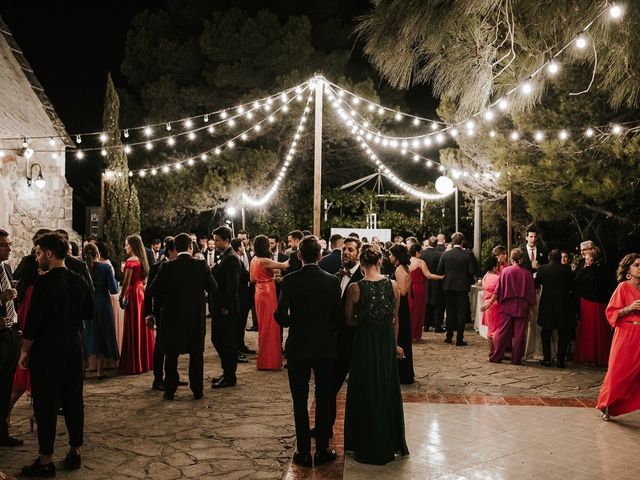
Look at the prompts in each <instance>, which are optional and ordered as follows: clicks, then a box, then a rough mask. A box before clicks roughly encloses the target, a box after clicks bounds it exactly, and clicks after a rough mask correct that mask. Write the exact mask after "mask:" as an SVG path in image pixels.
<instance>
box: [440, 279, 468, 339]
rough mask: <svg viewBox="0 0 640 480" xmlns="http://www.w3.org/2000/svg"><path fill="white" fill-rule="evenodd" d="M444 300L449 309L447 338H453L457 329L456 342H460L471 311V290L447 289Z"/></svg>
mask: <svg viewBox="0 0 640 480" xmlns="http://www.w3.org/2000/svg"><path fill="white" fill-rule="evenodd" d="M444 300H445V307H446V309H447V339H449V340H451V339H452V338H453V332H454V331H455V332H456V343H460V342H462V340H463V338H464V325H465V323H466V322H467V317H468V316H469V312H470V311H471V307H470V305H469V292H459V291H456V290H445V291H444Z"/></svg>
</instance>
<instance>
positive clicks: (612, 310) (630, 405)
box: [598, 281, 640, 417]
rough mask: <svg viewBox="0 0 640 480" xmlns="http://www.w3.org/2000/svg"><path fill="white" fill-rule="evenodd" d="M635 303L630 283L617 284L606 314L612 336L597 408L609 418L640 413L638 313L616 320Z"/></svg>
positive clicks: (639, 296) (638, 296) (637, 296)
mask: <svg viewBox="0 0 640 480" xmlns="http://www.w3.org/2000/svg"><path fill="white" fill-rule="evenodd" d="M636 300H640V292H639V291H638V290H637V289H636V288H635V287H634V286H633V285H632V284H631V283H630V282H628V281H625V282H621V283H620V285H618V288H616V291H615V292H613V295H612V297H611V300H610V301H609V305H607V310H606V315H607V320H608V321H609V323H610V324H611V326H612V327H614V328H615V333H614V334H613V344H612V345H611V354H610V355H609V369H608V371H607V375H606V376H605V377H604V382H602V388H601V389H600V395H599V396H598V408H605V407H609V415H611V416H613V417H615V416H617V415H622V414H624V413H629V412H633V411H634V410H640V313H638V312H633V313H632V314H630V315H625V316H624V317H622V318H618V314H619V313H620V310H621V309H623V308H624V307H626V306H628V305H630V304H632V303H633V302H635V301H636Z"/></svg>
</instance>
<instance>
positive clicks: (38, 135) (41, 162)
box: [0, 17, 75, 266]
mask: <svg viewBox="0 0 640 480" xmlns="http://www.w3.org/2000/svg"><path fill="white" fill-rule="evenodd" d="M23 139H26V140H27V142H28V149H29V151H27V148H26V146H25V145H24V140H23ZM72 146H73V143H72V141H71V138H70V137H69V135H68V134H67V132H66V131H65V128H64V125H63V124H62V121H61V120H60V118H59V117H58V115H57V114H56V112H55V110H54V109H53V106H52V105H51V102H50V101H49V99H48V98H47V95H46V94H45V92H44V89H43V88H42V85H40V82H38V79H37V78H36V75H35V74H34V72H33V70H32V69H31V66H30V65H29V63H28V62H27V60H26V58H25V56H24V54H23V53H22V51H21V50H20V47H19V46H18V44H17V43H16V41H15V39H14V38H13V36H12V35H11V32H10V31H9V28H8V27H7V25H6V24H5V23H4V22H3V21H2V18H1V17H0V228H2V229H5V230H7V231H8V232H9V234H10V235H11V237H12V239H13V244H14V251H13V254H12V258H11V263H12V265H14V266H15V264H16V263H17V261H19V259H20V258H21V257H22V256H23V255H24V254H26V253H28V252H30V251H31V247H32V243H31V237H32V236H33V234H34V232H35V231H36V230H37V229H39V228H63V229H65V230H67V231H68V232H69V233H70V234H72V223H71V220H72V189H71V187H70V186H69V184H68V183H67V181H66V178H65V148H66V147H72ZM31 151H33V153H32V155H31V156H30V155H29V154H30V153H31ZM40 172H41V173H42V179H44V181H45V182H46V183H45V184H44V185H43V186H42V182H36V179H37V178H38V175H39V173H40ZM27 177H30V178H31V179H32V181H31V186H29V185H28V183H29V182H28V180H27ZM41 186H42V188H40V187H41ZM72 235H74V236H75V234H72Z"/></svg>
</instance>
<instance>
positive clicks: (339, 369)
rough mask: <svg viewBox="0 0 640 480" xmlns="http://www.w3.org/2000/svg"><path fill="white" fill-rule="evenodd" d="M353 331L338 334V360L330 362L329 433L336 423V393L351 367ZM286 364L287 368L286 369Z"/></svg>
mask: <svg viewBox="0 0 640 480" xmlns="http://www.w3.org/2000/svg"><path fill="white" fill-rule="evenodd" d="M354 335H355V329H354V328H353V327H346V328H343V329H341V330H340V331H339V332H338V358H334V359H333V362H331V399H330V402H329V425H330V430H329V433H331V432H332V430H333V425H334V424H335V423H336V415H337V410H338V406H337V403H338V393H340V390H341V389H342V385H343V384H344V381H345V379H346V378H347V374H348V373H349V366H350V365H351V351H352V349H353V337H354ZM288 365H289V364H288V363H287V367H288Z"/></svg>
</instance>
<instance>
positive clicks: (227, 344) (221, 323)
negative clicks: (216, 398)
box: [211, 312, 238, 383]
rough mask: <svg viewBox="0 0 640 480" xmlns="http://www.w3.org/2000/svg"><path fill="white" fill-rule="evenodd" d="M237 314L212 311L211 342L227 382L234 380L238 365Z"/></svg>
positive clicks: (233, 381)
mask: <svg viewBox="0 0 640 480" xmlns="http://www.w3.org/2000/svg"><path fill="white" fill-rule="evenodd" d="M237 318H238V314H237V313H235V312H229V314H228V315H222V314H221V313H220V312H214V313H213V315H212V319H211V343H213V347H214V348H215V349H216V352H218V355H219V356H220V363H221V364H222V371H223V373H222V374H223V376H224V378H225V379H226V380H227V382H230V383H235V382H236V370H237V367H238V341H237V340H236V332H237V330H238V319H237Z"/></svg>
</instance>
